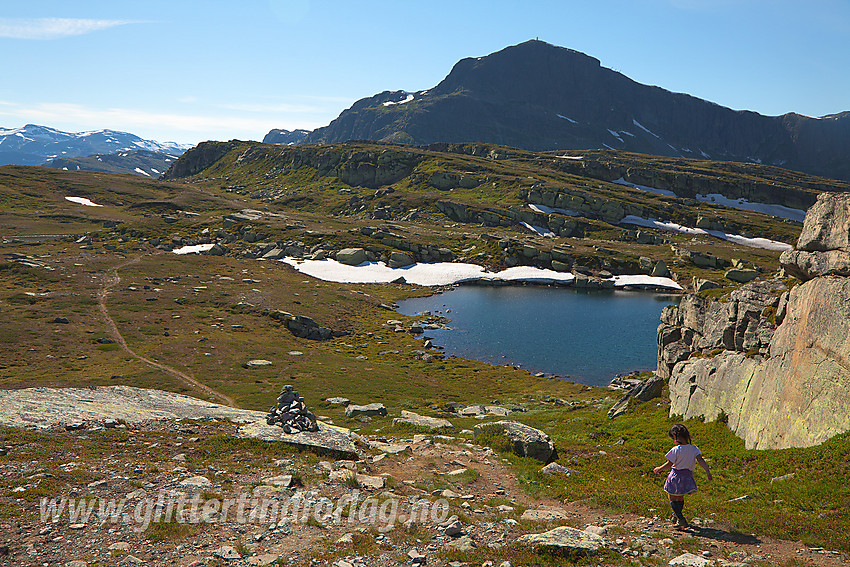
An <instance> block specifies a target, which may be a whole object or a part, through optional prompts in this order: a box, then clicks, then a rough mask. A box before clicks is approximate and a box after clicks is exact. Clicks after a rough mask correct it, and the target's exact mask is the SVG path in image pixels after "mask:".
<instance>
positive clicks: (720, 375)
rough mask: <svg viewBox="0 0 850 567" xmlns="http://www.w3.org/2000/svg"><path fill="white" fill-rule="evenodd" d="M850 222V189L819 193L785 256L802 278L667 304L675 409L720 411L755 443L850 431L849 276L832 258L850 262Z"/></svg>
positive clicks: (801, 441) (663, 339)
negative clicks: (719, 297) (841, 192)
mask: <svg viewBox="0 0 850 567" xmlns="http://www.w3.org/2000/svg"><path fill="white" fill-rule="evenodd" d="M848 229H850V196H848V195H831V196H821V197H819V198H818V201H817V203H816V204H815V205H814V206H813V207H812V209H811V210H810V211H809V214H808V215H807V217H806V224H805V227H804V229H803V233H802V235H801V236H800V240H799V241H798V243H797V247H796V248H795V250H793V251H791V252H789V253H784V254H783V255H782V263H783V266H784V267H785V268H786V270H788V271H789V273H795V274H799V275H800V277H801V278H802V279H804V280H806V281H804V282H803V283H801V284H799V285H796V286H794V287H792V288H791V289H790V291H784V288H785V286H784V282H783V281H781V280H770V281H766V282H753V283H751V284H748V285H746V286H743V287H741V288H740V289H739V290H737V291H735V292H734V293H732V294H731V296H730V297H729V298H727V299H725V300H720V301H718V300H712V299H707V298H705V297H701V296H699V295H696V294H689V295H687V296H685V297H684V298H683V299H682V302H681V303H680V305H679V306H678V307H670V308H667V309H665V311H664V313H663V314H662V324H661V325H660V326H659V328H658V345H659V350H658V373H659V374H661V375H662V376H665V377H669V378H670V382H669V387H670V401H671V408H670V411H671V414H676V415H682V416H683V417H684V418H685V419H687V418H692V417H699V416H704V417H705V419H707V420H713V419H717V418H720V417H724V418H725V419H727V420H728V425H729V427H730V428H731V429H732V430H733V431H734V432H735V433H736V434H737V435H738V436H739V437H741V438H743V439H744V440H745V441H746V445H747V447H748V448H756V449H768V448H785V447H806V446H812V445H817V444H820V443H822V442H823V441H825V440H826V439H828V438H830V437H832V436H833V435H836V434H838V433H841V432H843V431H847V430H850V412H848V408H850V364H848V361H850V277H846V276H845V275H843V272H842V269H837V268H836V266H839V265H838V264H836V263H834V262H833V263H831V260H832V259H834V258H842V259H843V260H842V261H843V262H844V263H845V264H847V257H848V251H849V249H848V241H850V239H848ZM802 253H804V254H802ZM812 258H815V259H816V261H814V262H813V261H812ZM813 265H816V266H817V269H816V270H812V269H811V267H812V266H813Z"/></svg>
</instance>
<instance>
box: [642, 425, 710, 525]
mask: <svg viewBox="0 0 850 567" xmlns="http://www.w3.org/2000/svg"><path fill="white" fill-rule="evenodd" d="M668 435H669V436H670V438H671V439H672V440H673V442H674V443H675V445H674V446H673V448H672V449H670V450H669V451H668V452H667V454H666V455H665V457H666V458H667V462H666V463H664V464H663V465H660V466H657V467H655V468H654V469H652V472H654V473H656V474H658V473H660V472H662V471H666V470H667V469H671V468H672V470H671V471H670V474H669V475H667V480H666V481H665V482H664V491H665V492H666V493H667V497H668V498H669V499H670V507H671V508H672V509H673V515H674V521H675V524H676V527H677V528H687V527H688V521H687V520H685V516H684V515H682V510H683V509H684V507H685V495H686V494H693V493H694V492H696V491H697V483H696V481H695V480H694V465H695V464H696V463H699V465H700V466H701V467H702V468H703V469H705V476H706V477H708V480H711V471H710V470H708V465H707V464H706V462H705V459H703V458H702V454H701V453H700V450H699V448H697V446H696V445H694V444H692V443H691V434H690V432H689V431H688V428H687V427H685V426H684V425H682V424H680V423H679V424H676V425H674V426H673V427H671V428H670V432H669V433H668Z"/></svg>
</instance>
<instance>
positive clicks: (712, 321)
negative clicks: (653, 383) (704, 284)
mask: <svg viewBox="0 0 850 567" xmlns="http://www.w3.org/2000/svg"><path fill="white" fill-rule="evenodd" d="M787 290H788V286H787V285H786V284H785V282H784V281H783V280H767V281H756V282H751V283H749V284H747V285H744V286H742V287H740V288H738V289H737V290H735V291H733V292H732V293H731V294H730V296H729V297H728V298H726V299H723V300H713V299H710V298H708V297H707V296H705V295H702V294H699V293H689V294H687V295H685V296H683V297H682V300H681V301H680V302H679V305H670V306H668V307H665V308H664V310H663V311H662V312H661V325H659V327H658V337H657V338H658V368H657V373H658V374H659V375H660V376H662V377H664V378H669V377H670V376H671V374H672V372H673V367H674V366H675V365H676V364H677V363H679V362H682V361H684V360H687V359H688V358H691V357H698V356H714V355H716V354H718V352H719V351H735V352H741V353H747V354H750V355H751V356H752V355H766V354H767V352H768V347H769V345H770V339H771V338H772V337H773V333H774V331H775V330H776V319H777V311H778V307H779V303H780V301H781V299H782V298H783V295H782V294H783V293H784V292H785V291H787Z"/></svg>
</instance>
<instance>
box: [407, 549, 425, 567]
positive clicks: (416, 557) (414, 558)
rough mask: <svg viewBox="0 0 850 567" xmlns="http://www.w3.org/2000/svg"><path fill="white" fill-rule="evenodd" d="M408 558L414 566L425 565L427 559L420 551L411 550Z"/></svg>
mask: <svg viewBox="0 0 850 567" xmlns="http://www.w3.org/2000/svg"><path fill="white" fill-rule="evenodd" d="M407 556H408V557H409V558H410V562H411V563H412V564H413V565H425V562H426V558H425V556H424V555H423V554H421V553H419V550H418V549H411V550H410V551H408V552H407Z"/></svg>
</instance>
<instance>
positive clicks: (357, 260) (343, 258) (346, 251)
mask: <svg viewBox="0 0 850 567" xmlns="http://www.w3.org/2000/svg"><path fill="white" fill-rule="evenodd" d="M366 260H367V257H366V251H365V250H364V249H363V248H343V249H342V250H340V251H339V252H337V253H336V261H337V262H339V263H340V264H346V265H348V266H357V265H359V264H362V263H363V262H365V261H366Z"/></svg>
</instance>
